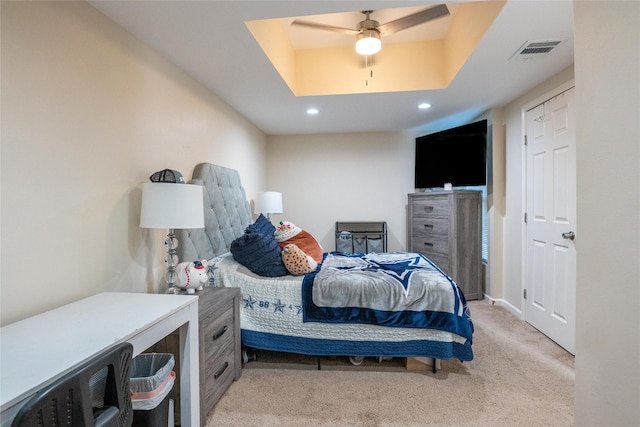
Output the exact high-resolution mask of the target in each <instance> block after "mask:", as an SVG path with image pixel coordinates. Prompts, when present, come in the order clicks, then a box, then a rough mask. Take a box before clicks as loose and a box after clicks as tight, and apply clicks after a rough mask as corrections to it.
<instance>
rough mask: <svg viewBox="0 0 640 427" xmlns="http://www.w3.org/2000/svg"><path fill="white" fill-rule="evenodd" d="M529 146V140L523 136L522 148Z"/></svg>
mask: <svg viewBox="0 0 640 427" xmlns="http://www.w3.org/2000/svg"><path fill="white" fill-rule="evenodd" d="M527 145H529V140H528V139H527V135H525V136H524V146H525V147H526V146H527Z"/></svg>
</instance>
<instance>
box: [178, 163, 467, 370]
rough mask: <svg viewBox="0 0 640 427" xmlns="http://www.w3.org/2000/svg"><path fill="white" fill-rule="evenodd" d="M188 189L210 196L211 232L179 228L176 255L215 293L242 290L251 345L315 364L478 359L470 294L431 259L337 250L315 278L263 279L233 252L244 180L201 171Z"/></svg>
mask: <svg viewBox="0 0 640 427" xmlns="http://www.w3.org/2000/svg"><path fill="white" fill-rule="evenodd" d="M190 183H193V184H198V185H202V186H203V188H204V209H205V228H204V229H194V230H176V234H177V235H178V239H179V242H180V246H179V251H178V255H179V257H180V260H184V261H187V260H203V259H204V260H207V263H208V268H209V273H210V284H211V285H212V286H232V287H239V288H240V290H241V294H242V303H241V307H240V327H241V336H242V344H243V346H246V347H248V348H252V349H258V350H270V351H278V352H286V353H298V354H305V355H314V356H359V357H366V356H374V357H426V358H433V359H458V360H460V361H469V360H472V359H473V351H472V347H471V345H472V334H473V322H472V320H471V315H470V312H469V308H468V306H467V303H466V300H465V298H464V295H463V293H462V291H461V290H460V288H459V287H458V286H457V285H456V284H455V283H454V282H453V281H452V280H451V279H450V278H448V277H447V276H446V275H445V274H443V273H442V272H441V271H440V270H439V269H438V267H437V266H436V265H434V264H433V263H432V262H431V261H430V260H428V259H427V258H425V257H424V256H422V255H420V254H416V253H402V252H390V253H373V254H343V253H339V252H330V253H324V254H323V259H322V262H321V264H320V265H319V266H318V268H317V270H316V271H315V272H313V273H309V274H305V275H303V276H294V275H289V274H286V275H280V276H277V277H264V276H262V275H258V274H255V273H254V272H252V271H251V270H250V269H249V268H247V267H246V266H245V265H243V264H241V263H239V262H237V261H236V259H235V258H234V256H233V255H232V254H231V253H230V248H231V246H232V243H233V242H234V241H237V240H238V239H241V238H242V237H243V236H246V233H248V231H249V229H248V227H250V225H251V224H252V216H251V211H250V207H249V203H248V202H247V199H246V194H245V191H244V189H243V187H242V184H241V182H240V176H239V174H238V172H237V171H236V170H233V169H229V168H225V167H222V166H218V165H213V164H209V163H201V164H199V165H197V166H196V167H195V169H194V172H193V178H192V180H191V181H190ZM256 223H257V221H256ZM374 278H375V280H377V281H376V282H372V280H374ZM407 304H408V305H407ZM435 366H436V364H435V363H434V364H433V367H434V368H435Z"/></svg>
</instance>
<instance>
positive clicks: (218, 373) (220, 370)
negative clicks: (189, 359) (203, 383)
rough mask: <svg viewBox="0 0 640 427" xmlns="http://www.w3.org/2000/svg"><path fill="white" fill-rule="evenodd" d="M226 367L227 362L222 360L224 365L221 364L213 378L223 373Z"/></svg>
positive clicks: (227, 365)
mask: <svg viewBox="0 0 640 427" xmlns="http://www.w3.org/2000/svg"><path fill="white" fill-rule="evenodd" d="M228 367H229V362H224V365H222V368H220V369H218V372H216V373H215V375H214V376H213V378H214V379H216V380H217V379H218V378H219V377H220V375H222V374H224V371H226V370H227V368H228Z"/></svg>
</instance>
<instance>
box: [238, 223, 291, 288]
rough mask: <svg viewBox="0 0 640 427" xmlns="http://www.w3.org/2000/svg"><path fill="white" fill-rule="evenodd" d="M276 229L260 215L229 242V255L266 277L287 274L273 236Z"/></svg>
mask: <svg viewBox="0 0 640 427" xmlns="http://www.w3.org/2000/svg"><path fill="white" fill-rule="evenodd" d="M275 230H276V228H275V227H274V226H273V224H271V222H270V221H269V220H268V219H267V218H265V217H264V215H262V214H260V216H259V217H258V219H256V221H255V222H254V223H253V224H250V225H249V226H248V227H247V228H246V230H245V231H244V234H243V235H242V236H240V237H238V238H237V239H236V240H234V241H233V242H231V248H230V249H231V254H232V255H233V258H234V259H235V260H236V261H238V262H239V263H240V264H242V265H244V266H245V267H247V268H248V269H249V270H251V271H252V272H254V273H256V274H258V275H260V276H266V277H280V276H286V275H287V274H289V272H288V271H287V269H286V268H285V266H284V262H283V261H282V252H281V249H280V246H279V245H278V242H276V238H275V236H274V232H275Z"/></svg>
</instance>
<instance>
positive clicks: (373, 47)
mask: <svg viewBox="0 0 640 427" xmlns="http://www.w3.org/2000/svg"><path fill="white" fill-rule="evenodd" d="M381 48H382V42H381V41H380V32H379V31H378V30H376V29H371V30H364V31H361V32H360V33H358V34H357V35H356V52H358V53H359V54H360V55H374V54H376V53H378V52H380V49H381Z"/></svg>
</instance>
